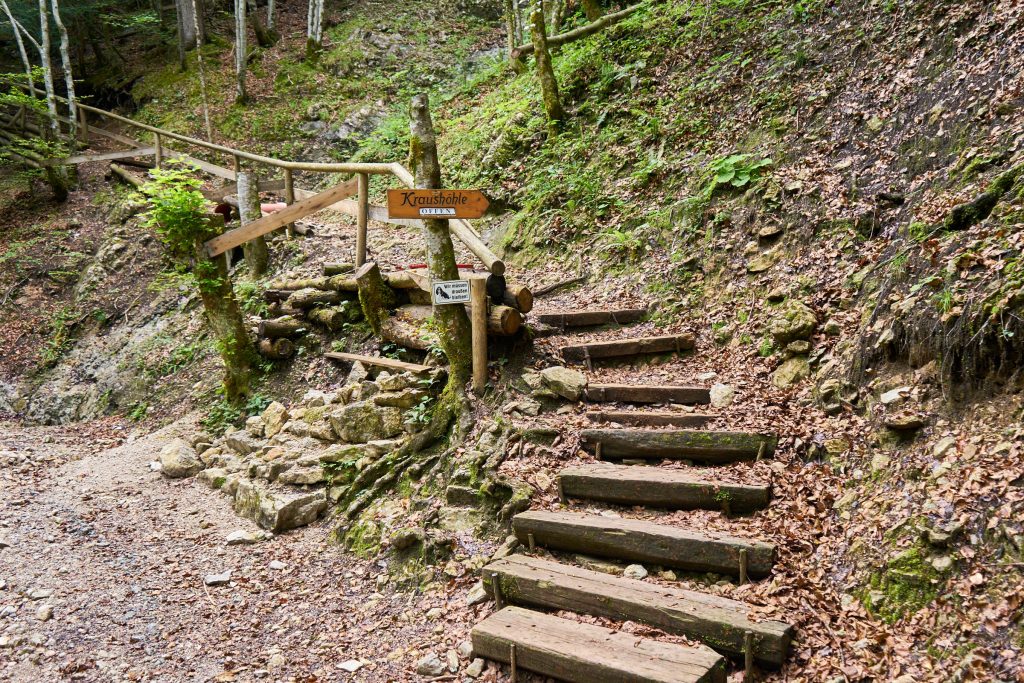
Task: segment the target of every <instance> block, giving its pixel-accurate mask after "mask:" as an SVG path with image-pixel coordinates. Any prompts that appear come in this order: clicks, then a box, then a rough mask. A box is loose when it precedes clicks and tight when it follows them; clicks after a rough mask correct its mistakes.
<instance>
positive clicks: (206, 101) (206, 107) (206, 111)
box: [189, 0, 213, 142]
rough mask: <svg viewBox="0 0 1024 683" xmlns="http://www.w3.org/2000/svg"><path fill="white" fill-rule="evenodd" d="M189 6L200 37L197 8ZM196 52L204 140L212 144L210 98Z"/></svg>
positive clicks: (193, 1) (199, 53) (200, 53)
mask: <svg viewBox="0 0 1024 683" xmlns="http://www.w3.org/2000/svg"><path fill="white" fill-rule="evenodd" d="M189 4H190V5H191V7H192V27H193V28H194V29H195V32H196V35H200V33H201V31H200V26H199V7H198V6H197V5H196V0H189ZM198 47H199V49H198V50H196V64H197V66H198V69H199V93H200V95H202V98H203V122H204V123H205V124H206V139H207V140H208V141H209V142H213V126H212V125H210V97H209V93H207V91H206V68H205V66H204V64H203V48H202V46H201V45H200V46H198Z"/></svg>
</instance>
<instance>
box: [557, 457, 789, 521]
mask: <svg viewBox="0 0 1024 683" xmlns="http://www.w3.org/2000/svg"><path fill="white" fill-rule="evenodd" d="M558 482H559V489H560V491H561V493H562V495H564V496H567V497H569V498H584V499H587V500H601V501H605V502H608V503H618V504H620V505H649V506H652V507H660V508H668V509H673V510H694V509H705V510H723V511H725V512H751V511H752V510H760V509H761V508H764V507H765V506H767V505H768V501H769V500H770V499H771V486H769V485H768V484H757V485H749V484H733V483H729V482H721V481H715V480H714V479H710V478H705V477H698V476H695V475H694V474H693V473H691V472H685V471H681V470H673V469H667V468H663V467H630V466H628V465H612V464H610V463H597V464H594V465H585V466H583V467H573V468H570V469H566V470H562V471H561V472H559V474H558Z"/></svg>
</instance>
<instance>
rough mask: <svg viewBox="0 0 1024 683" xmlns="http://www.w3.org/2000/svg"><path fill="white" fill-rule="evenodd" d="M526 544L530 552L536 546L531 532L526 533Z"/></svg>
mask: <svg viewBox="0 0 1024 683" xmlns="http://www.w3.org/2000/svg"><path fill="white" fill-rule="evenodd" d="M526 545H527V547H529V548H530V552H531V553H532V552H533V551H534V549H535V548H536V547H537V542H536V541H534V540H533V534H532V533H528V534H526Z"/></svg>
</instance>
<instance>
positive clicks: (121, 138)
mask: <svg viewBox="0 0 1024 683" xmlns="http://www.w3.org/2000/svg"><path fill="white" fill-rule="evenodd" d="M93 133H95V134H96V135H100V136H102V137H105V138H110V139H111V140H116V141H117V142H120V143H122V144H125V145H131V146H133V147H145V146H146V145H144V144H143V143H141V142H139V141H138V140H136V139H134V138H130V137H128V136H127V135H121V134H120V133H115V132H114V131H112V130H107V129H106V128H100V127H98V126H89V134H90V135H91V134H93Z"/></svg>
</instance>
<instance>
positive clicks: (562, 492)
mask: <svg viewBox="0 0 1024 683" xmlns="http://www.w3.org/2000/svg"><path fill="white" fill-rule="evenodd" d="M558 501H559V502H560V503H561V504H562V505H568V504H569V499H568V498H566V497H565V487H564V486H562V478H561V477H559V478H558Z"/></svg>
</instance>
